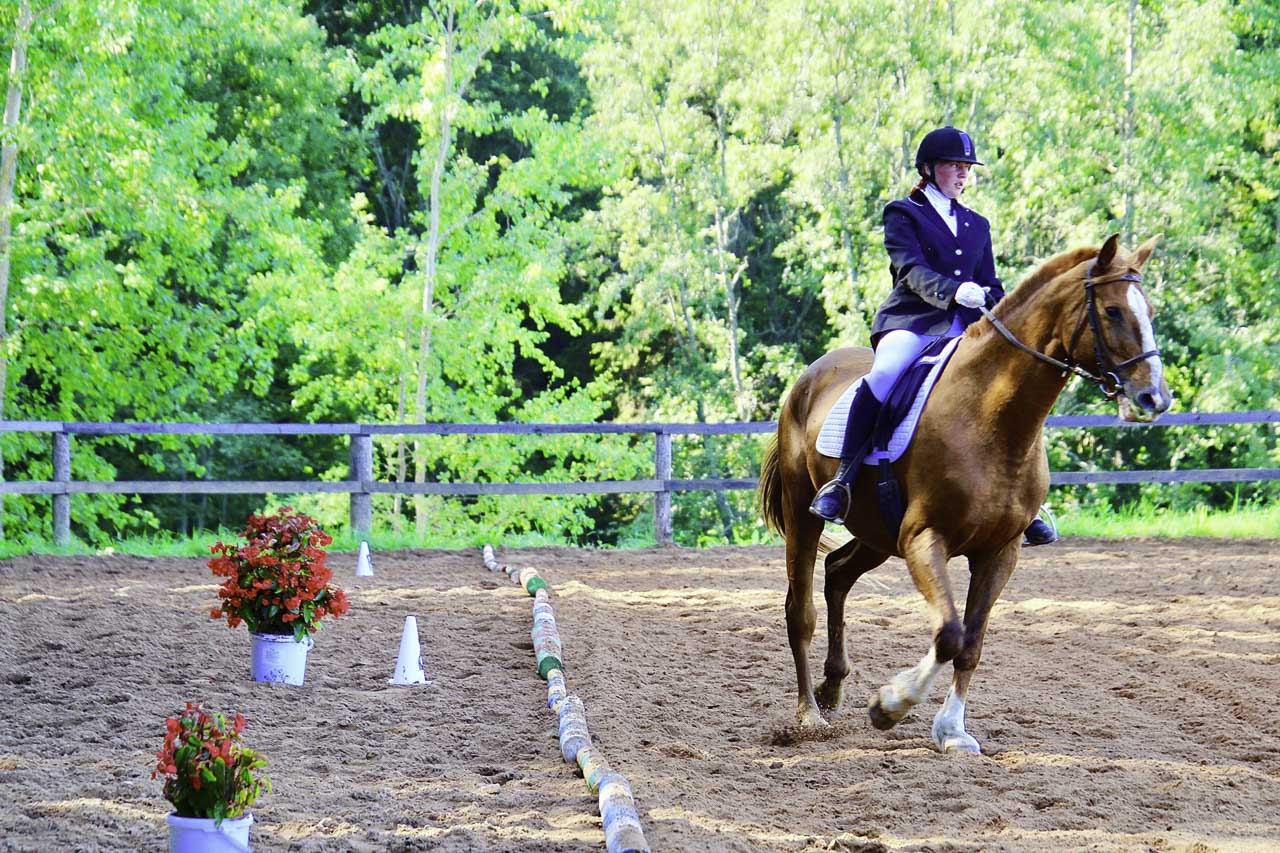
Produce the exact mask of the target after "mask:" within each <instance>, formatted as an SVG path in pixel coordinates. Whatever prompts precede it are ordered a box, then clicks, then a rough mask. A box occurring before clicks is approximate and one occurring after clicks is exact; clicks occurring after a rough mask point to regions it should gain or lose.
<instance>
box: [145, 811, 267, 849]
mask: <svg viewBox="0 0 1280 853" xmlns="http://www.w3.org/2000/svg"><path fill="white" fill-rule="evenodd" d="M165 820H166V821H167V822H168V824H169V853H248V851H249V825H250V824H251V823H253V815H252V814H245V815H243V816H242V817H237V818H226V819H225V820H223V821H222V823H220V824H219V823H216V822H215V821H214V819H213V818H211V817H178V816H177V815H176V814H169V815H167V816H166V817H165Z"/></svg>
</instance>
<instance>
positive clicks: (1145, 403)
mask: <svg viewBox="0 0 1280 853" xmlns="http://www.w3.org/2000/svg"><path fill="white" fill-rule="evenodd" d="M1138 405H1139V406H1140V407H1142V408H1143V409H1146V410H1147V411H1148V412H1154V411H1155V410H1156V395H1155V394H1152V393H1151V392H1150V391H1143V392H1142V393H1141V394H1139V395H1138Z"/></svg>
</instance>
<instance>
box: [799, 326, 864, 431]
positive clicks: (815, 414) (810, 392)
mask: <svg viewBox="0 0 1280 853" xmlns="http://www.w3.org/2000/svg"><path fill="white" fill-rule="evenodd" d="M874 357H875V355H874V353H873V351H872V350H871V348H870V347H841V348H840V349H835V350H832V351H831V352H828V353H827V354H826V355H824V356H822V357H821V358H819V359H818V360H817V361H815V362H813V363H812V364H810V365H809V366H808V367H806V368H805V369H804V372H803V373H801V374H800V378H799V379H797V380H796V384H795V385H794V386H793V387H792V389H791V394H790V396H789V397H788V398H787V408H788V410H789V414H790V416H791V418H792V420H793V422H794V423H795V425H797V426H799V427H801V428H802V429H803V430H804V433H805V436H806V440H807V442H808V444H809V445H810V446H812V445H813V443H814V442H815V441H816V440H817V437H818V431H819V430H821V429H822V422H823V421H824V420H826V418H827V413H828V412H830V411H831V407H832V406H834V405H835V404H836V401H837V400H839V399H840V395H841V394H843V393H844V392H845V390H846V389H847V388H848V387H849V386H850V385H852V384H853V383H854V382H856V381H857V380H858V379H859V378H861V377H862V376H865V375H866V374H867V373H869V372H870V371H871V363H872V361H873V359H874Z"/></svg>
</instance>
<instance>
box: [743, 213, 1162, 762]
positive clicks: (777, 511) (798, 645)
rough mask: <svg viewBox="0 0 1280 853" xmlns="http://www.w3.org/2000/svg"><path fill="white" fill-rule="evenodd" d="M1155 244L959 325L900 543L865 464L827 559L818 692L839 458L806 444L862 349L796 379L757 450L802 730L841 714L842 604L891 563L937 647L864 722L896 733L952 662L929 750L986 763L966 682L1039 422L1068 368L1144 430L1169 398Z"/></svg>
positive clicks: (1068, 258)
mask: <svg viewBox="0 0 1280 853" xmlns="http://www.w3.org/2000/svg"><path fill="white" fill-rule="evenodd" d="M1158 239H1159V238H1158V237H1153V238H1152V239H1150V240H1148V241H1147V242H1146V243H1144V244H1143V245H1142V246H1141V247H1140V248H1139V249H1138V250H1137V251H1136V252H1134V253H1133V254H1132V255H1129V254H1126V253H1124V252H1123V251H1121V250H1120V249H1119V248H1118V242H1119V241H1118V235H1114V236H1112V237H1111V238H1109V239H1108V240H1107V241H1106V243H1104V244H1103V246H1102V247H1101V248H1098V247H1089V248H1080V249H1075V250H1072V251H1069V252H1064V253H1063V254H1060V255H1057V256H1056V257H1054V258H1051V259H1050V260H1048V261H1046V262H1045V263H1044V264H1043V265H1041V266H1040V268H1039V269H1037V270H1036V271H1035V272H1033V273H1032V274H1031V275H1030V276H1028V277H1027V278H1026V280H1024V281H1023V282H1022V283H1021V284H1020V285H1019V286H1018V288H1017V289H1015V290H1014V291H1013V292H1012V293H1011V294H1010V295H1009V296H1008V297H1006V298H1005V299H1004V300H1002V301H1001V302H1000V303H999V304H997V305H996V306H995V309H994V311H990V312H988V311H985V310H984V314H985V315H986V316H985V317H984V318H983V319H981V320H979V321H978V322H976V323H974V324H973V325H972V326H970V327H969V329H968V330H967V331H966V332H965V334H964V337H963V339H962V340H961V341H960V343H959V345H958V346H957V348H956V351H955V354H954V355H953V356H952V358H951V361H950V363H949V364H948V365H947V366H946V368H945V370H944V371H943V374H942V375H941V376H940V377H939V378H938V381H937V383H936V385H935V386H934V390H933V393H932V396H931V397H930V399H929V403H928V405H927V406H926V407H925V409H924V412H923V413H922V414H921V416H920V420H919V424H918V426H917V428H916V433H915V438H914V439H913V441H912V443H911V446H910V447H909V448H908V449H907V451H906V452H905V453H904V454H903V455H902V457H901V458H900V459H899V460H898V461H897V462H896V463H894V472H895V474H896V476H897V479H898V483H899V485H900V488H901V489H902V491H903V499H904V502H905V505H906V506H905V514H904V516H903V520H902V525H901V529H900V532H899V533H898V536H897V538H894V537H893V536H892V535H891V533H890V532H889V531H888V529H887V527H886V525H885V522H884V519H883V518H882V515H881V512H880V508H879V505H878V503H877V501H876V497H875V483H874V481H875V469H874V468H872V467H869V466H863V467H862V470H861V471H860V472H859V476H858V478H857V481H856V483H855V484H854V485H853V489H852V495H853V500H852V506H851V508H850V511H849V515H848V517H847V518H846V519H845V527H846V528H847V529H848V530H849V532H850V533H852V534H853V536H854V538H853V539H852V540H850V541H849V542H847V543H846V544H844V545H843V546H841V547H840V548H838V549H836V550H834V551H831V552H830V553H828V554H827V556H826V561H825V575H826V580H825V584H824V587H825V588H824V594H825V597H826V600H827V630H828V646H827V659H826V663H825V665H824V666H823V674H824V675H825V676H826V677H825V679H824V680H823V682H822V684H821V685H819V686H818V688H817V689H816V690H815V689H814V687H813V681H812V679H811V676H810V674H809V660H808V652H809V643H810V642H811V641H812V639H813V631H814V626H815V622H816V618H817V614H816V612H815V610H814V605H813V570H814V561H815V559H816V558H817V555H818V551H819V547H820V539H821V538H822V532H823V522H822V520H821V519H818V518H816V517H814V516H813V515H810V514H809V511H808V507H809V503H810V501H811V500H812V499H813V496H814V494H815V492H816V489H817V486H818V485H819V484H821V483H824V482H826V481H827V480H828V479H829V478H831V477H832V476H833V474H834V471H835V467H836V464H837V460H835V459H829V458H827V457H825V456H822V455H821V454H819V453H818V451H817V450H816V449H815V447H814V444H815V442H816V440H817V436H818V431H819V429H820V428H821V426H822V422H823V419H824V418H825V417H826V416H827V412H828V411H830V409H831V407H832V405H833V404H834V403H835V402H836V400H837V399H838V398H839V397H840V395H841V393H842V392H843V391H844V390H845V389H846V388H848V387H849V385H850V384H851V383H853V382H854V381H855V380H857V379H858V377H860V376H862V375H863V374H865V373H866V372H867V371H868V370H869V368H870V366H871V360H872V354H871V350H869V349H867V348H865V347H850V348H845V349H839V350H835V351H834V352H830V353H827V354H826V355H824V356H823V357H822V358H820V359H818V360H817V361H815V362H814V363H813V364H811V365H810V366H809V367H808V368H807V369H806V370H805V371H804V373H803V374H801V376H800V378H799V379H798V380H796V384H795V385H794V387H792V389H791V391H790V393H789V394H788V395H787V398H786V400H785V402H784V403H783V406H782V411H781V413H780V415H779V417H778V432H777V435H776V436H775V437H774V439H773V440H772V441H771V442H770V444H769V447H768V449H767V450H766V451H765V456H764V460H763V463H762V465H761V471H760V487H759V497H760V506H761V511H762V514H763V516H764V518H765V521H766V522H767V523H768V524H769V526H770V527H772V528H773V529H775V530H777V531H778V532H779V533H781V534H782V535H783V536H785V538H786V562H787V600H786V615H787V639H788V640H789V641H790V644H791V654H792V656H793V657H794V658H795V666H796V687H797V690H798V692H799V701H798V704H797V708H796V718H797V720H798V721H799V723H800V725H801V726H803V727H812V726H825V725H826V724H827V723H826V721H825V720H824V719H823V716H822V712H823V711H827V712H833V711H835V710H836V709H837V708H839V706H840V701H841V692H842V690H841V684H842V682H843V680H844V678H845V677H846V676H847V675H848V674H849V658H848V656H847V654H846V653H845V642H844V605H845V598H846V597H847V596H848V594H849V590H850V588H851V587H852V586H853V583H854V581H856V580H857V579H858V578H859V577H860V576H861V575H863V574H864V573H866V572H868V571H870V570H872V569H874V568H875V567H876V566H879V565H880V564H881V563H883V562H884V561H885V560H887V559H888V558H889V557H891V556H893V557H901V558H903V559H904V560H906V563H907V569H908V570H909V571H910V573H911V579H912V581H914V582H915V585H916V588H917V589H918V590H919V591H920V593H921V595H923V596H924V600H925V603H926V604H927V605H928V609H929V615H930V617H931V623H932V627H933V632H934V633H933V645H932V648H931V649H930V650H929V652H928V654H926V655H925V656H924V658H923V659H922V660H921V661H920V662H919V663H918V664H916V665H915V666H913V667H911V668H909V669H905V670H903V671H901V672H899V673H898V674H897V675H895V676H894V677H893V679H892V680H891V681H890V682H889V683H888V684H886V685H884V686H883V687H881V688H880V689H879V691H877V692H875V693H873V694H872V695H871V697H870V701H869V706H868V709H869V713H870V716H871V722H872V724H873V725H875V727H876V728H879V729H888V728H891V727H892V726H894V725H896V724H897V723H898V722H899V721H900V720H901V719H902V718H903V717H905V716H906V715H907V713H908V712H909V711H910V710H911V708H912V707H913V706H915V705H917V704H918V703H920V702H921V701H922V700H923V699H924V698H925V697H926V695H927V693H928V689H929V685H930V683H931V682H932V680H933V677H934V675H935V674H936V673H937V671H938V670H939V669H940V668H941V667H942V666H943V665H944V664H946V663H948V662H950V663H951V664H952V666H953V668H954V676H953V678H952V682H951V690H950V692H949V693H948V694H947V698H946V700H945V701H944V703H943V705H942V709H941V710H940V711H939V712H938V714H937V716H936V717H935V718H934V721H933V729H932V735H933V740H934V742H935V743H936V744H937V745H938V748H939V749H941V750H942V751H943V752H950V751H964V752H974V753H976V752H980V751H981V750H980V748H979V746H978V742H977V741H976V740H975V739H974V738H973V737H971V736H970V735H969V734H968V733H967V732H966V731H965V700H966V697H967V695H968V692H969V682H970V679H971V678H972V677H973V672H974V669H975V668H976V667H977V666H978V660H979V658H980V657H981V655H982V639H983V635H984V633H985V632H986V628H987V616H988V614H989V613H990V612H991V607H992V605H994V604H995V601H996V599H997V598H998V597H999V595H1000V592H1001V591H1002V590H1003V589H1004V585H1005V583H1006V582H1007V581H1008V580H1009V576H1010V575H1011V574H1012V573H1013V570H1014V567H1015V566H1016V565H1017V564H1018V555H1019V553H1020V552H1021V549H1022V532H1023V530H1024V529H1026V527H1027V525H1028V524H1029V523H1030V522H1031V520H1032V519H1033V518H1034V517H1035V515H1036V512H1037V510H1038V509H1039V507H1040V505H1041V503H1042V502H1043V500H1044V497H1045V493H1046V492H1047V491H1048V488H1049V463H1048V458H1047V457H1046V455H1045V449H1044V439H1043V432H1044V423H1045V419H1046V418H1047V417H1048V416H1049V412H1050V410H1051V409H1052V408H1053V405H1054V402H1055V401H1056V400H1057V399H1058V395H1059V394H1061V393H1062V389H1063V388H1064V387H1066V384H1067V381H1068V378H1069V376H1068V372H1069V371H1071V372H1075V373H1077V374H1079V375H1081V376H1087V377H1089V378H1090V379H1092V380H1095V381H1098V382H1099V383H1100V384H1101V385H1102V387H1103V390H1104V391H1106V392H1107V394H1108V395H1109V396H1113V397H1116V398H1117V402H1118V405H1119V413H1120V417H1121V418H1123V419H1124V420H1127V421H1136V422H1150V421H1152V420H1154V419H1155V418H1156V417H1157V416H1158V415H1160V414H1161V413H1162V412H1164V411H1166V410H1167V409H1168V408H1169V405H1170V403H1171V402H1172V399H1171V397H1170V395H1169V386H1168V385H1167V384H1166V383H1165V380H1164V375H1163V374H1164V369H1163V365H1162V364H1161V362H1160V354H1159V350H1158V349H1156V345H1155V335H1154V332H1153V330H1152V324H1151V316H1152V312H1151V306H1150V303H1149V302H1148V301H1147V298H1146V294H1144V293H1143V291H1142V287H1141V286H1140V282H1141V280H1142V276H1141V272H1140V271H1141V269H1142V266H1143V265H1144V264H1145V263H1146V261H1147V259H1148V258H1149V257H1150V255H1151V251H1152V249H1154V248H1155V244H1156V241H1157V240H1158ZM824 550H826V549H825V548H824ZM959 555H964V556H965V557H966V558H967V560H968V564H969V591H968V595H967V597H966V599H965V610H964V618H963V622H962V621H961V617H960V614H959V612H958V611H957V609H956V604H955V601H954V599H953V598H952V593H951V582H950V579H949V577H948V574H947V561H948V560H950V559H951V558H952V557H956V556H959Z"/></svg>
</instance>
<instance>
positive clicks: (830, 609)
mask: <svg viewBox="0 0 1280 853" xmlns="http://www.w3.org/2000/svg"><path fill="white" fill-rule="evenodd" d="M887 559H889V555H888V554H885V553H882V552H880V551H876V550H873V549H871V548H869V547H867V545H866V544H865V543H863V542H860V541H859V540H857V539H851V540H849V541H848V542H846V543H845V544H843V545H841V546H840V547H839V548H837V549H836V550H834V551H832V552H831V553H830V554H828V555H827V560H826V583H825V584H824V588H823V592H824V595H825V597H826V599H827V661H826V663H825V664H824V665H823V667H822V674H823V675H824V676H825V678H824V679H823V680H822V683H821V684H820V685H818V689H817V691H816V693H815V696H816V698H817V700H818V707H819V708H821V709H822V710H823V711H826V712H827V713H831V712H833V711H836V710H838V709H839V708H840V702H841V699H842V698H843V690H842V688H843V685H844V680H845V678H846V677H847V676H848V675H849V656H848V654H847V653H846V651H845V643H844V603H845V599H846V598H848V596H849V590H850V589H852V588H853V585H854V583H855V582H856V581H857V580H858V578H860V577H862V576H863V575H864V574H866V573H867V572H869V571H871V570H872V569H874V568H875V567H876V566H878V565H880V564H881V563H883V562H884V561H885V560H887Z"/></svg>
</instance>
